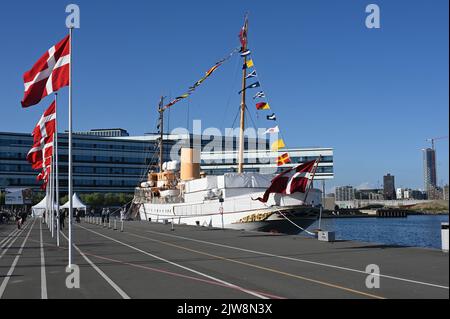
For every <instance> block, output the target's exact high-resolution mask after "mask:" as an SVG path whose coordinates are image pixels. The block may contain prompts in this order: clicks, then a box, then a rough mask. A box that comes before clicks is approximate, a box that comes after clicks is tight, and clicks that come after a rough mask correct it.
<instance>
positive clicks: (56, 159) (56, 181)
mask: <svg viewBox="0 0 450 319" xmlns="http://www.w3.org/2000/svg"><path fill="white" fill-rule="evenodd" d="M54 141H55V151H54V153H55V175H56V177H55V186H56V189H55V190H56V245H57V246H58V247H59V218H60V217H59V170H58V93H55V138H54Z"/></svg>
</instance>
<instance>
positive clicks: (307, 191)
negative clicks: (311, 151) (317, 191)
mask: <svg viewBox="0 0 450 319" xmlns="http://www.w3.org/2000/svg"><path fill="white" fill-rule="evenodd" d="M321 159H322V155H319V158H318V159H317V160H316V164H315V167H314V171H313V174H312V177H311V180H310V181H309V184H308V186H307V188H306V194H305V199H304V203H305V204H306V198H307V197H308V194H309V191H310V189H311V187H310V186H311V184H312V182H313V180H314V177H315V176H316V171H317V167H318V166H319V162H320V160H321Z"/></svg>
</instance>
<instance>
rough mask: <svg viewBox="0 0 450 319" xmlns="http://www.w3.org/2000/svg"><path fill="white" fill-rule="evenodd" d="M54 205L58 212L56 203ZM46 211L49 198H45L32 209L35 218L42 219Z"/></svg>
mask: <svg viewBox="0 0 450 319" xmlns="http://www.w3.org/2000/svg"><path fill="white" fill-rule="evenodd" d="M54 205H55V210H56V203H55V204H54ZM46 210H47V196H45V197H44V198H43V199H42V200H41V201H40V202H39V203H38V204H36V205H34V206H33V207H31V212H32V213H33V217H41V216H42V214H43V213H44V211H46Z"/></svg>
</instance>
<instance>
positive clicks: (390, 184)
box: [383, 174, 396, 200]
mask: <svg viewBox="0 0 450 319" xmlns="http://www.w3.org/2000/svg"><path fill="white" fill-rule="evenodd" d="M383 185H384V186H383V191H384V192H383V193H384V199H386V200H393V199H396V192H395V177H394V176H393V175H391V174H387V175H385V176H383Z"/></svg>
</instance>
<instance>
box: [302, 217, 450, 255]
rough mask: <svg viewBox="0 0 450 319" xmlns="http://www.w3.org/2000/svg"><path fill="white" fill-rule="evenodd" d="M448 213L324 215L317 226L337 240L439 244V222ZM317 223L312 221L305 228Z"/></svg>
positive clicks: (428, 245)
mask: <svg viewBox="0 0 450 319" xmlns="http://www.w3.org/2000/svg"><path fill="white" fill-rule="evenodd" d="M448 221H449V216H448V215H411V216H408V217H407V218H327V219H322V221H321V229H322V230H327V231H334V232H335V233H336V239H337V240H354V241H363V242H370V243H379V244H385V245H399V246H412V247H427V248H437V249H440V248H441V223H442V222H448ZM318 227H319V222H318V221H317V222H315V223H314V224H313V225H311V226H310V227H309V228H308V230H309V231H312V230H314V229H317V228H318Z"/></svg>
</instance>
